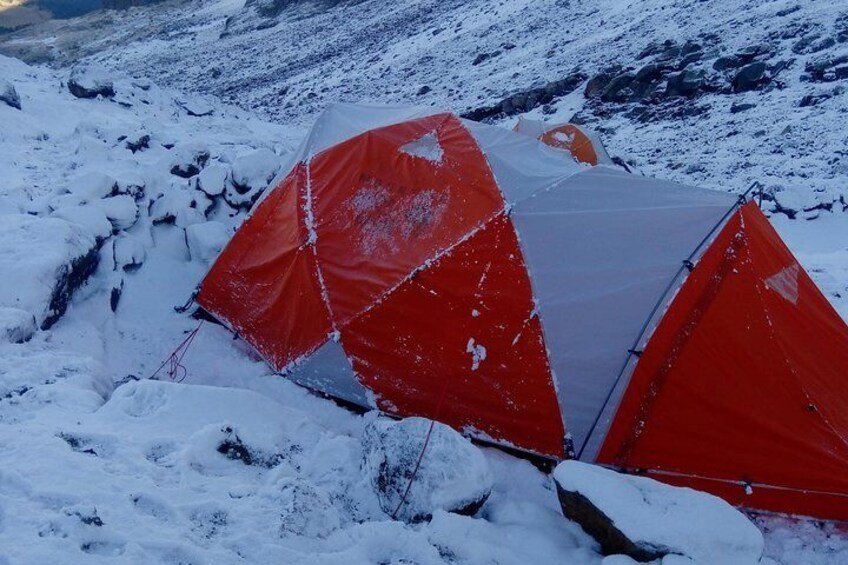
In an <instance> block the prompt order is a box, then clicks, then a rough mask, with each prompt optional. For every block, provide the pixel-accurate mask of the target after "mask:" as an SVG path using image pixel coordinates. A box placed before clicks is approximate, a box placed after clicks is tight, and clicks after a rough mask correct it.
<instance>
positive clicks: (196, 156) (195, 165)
mask: <svg viewBox="0 0 848 565" xmlns="http://www.w3.org/2000/svg"><path fill="white" fill-rule="evenodd" d="M171 154H172V157H171V167H170V171H171V174H172V175H176V176H178V177H182V178H184V179H188V178H191V177H193V176H195V175H197V174H198V173H199V172H200V171H201V169H203V167H205V166H206V163H207V162H208V161H209V149H207V148H206V146H204V145H200V144H197V143H189V144H184V145H179V146H177V147H175V148H174V149H173V150H172V152H171Z"/></svg>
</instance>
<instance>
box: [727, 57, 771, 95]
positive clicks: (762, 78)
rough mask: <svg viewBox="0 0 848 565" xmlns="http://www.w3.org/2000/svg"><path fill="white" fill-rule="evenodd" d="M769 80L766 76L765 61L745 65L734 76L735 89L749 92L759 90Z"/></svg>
mask: <svg viewBox="0 0 848 565" xmlns="http://www.w3.org/2000/svg"><path fill="white" fill-rule="evenodd" d="M767 82H768V77H767V76H766V64H765V63H763V62H761V61H760V62H756V63H751V64H749V65H745V66H744V67H742V68H741V69H739V71H737V73H736V75H735V76H734V77H733V91H734V92H747V91H750V90H757V89H758V88H760V87H761V86H763V85H764V84H765V83H767Z"/></svg>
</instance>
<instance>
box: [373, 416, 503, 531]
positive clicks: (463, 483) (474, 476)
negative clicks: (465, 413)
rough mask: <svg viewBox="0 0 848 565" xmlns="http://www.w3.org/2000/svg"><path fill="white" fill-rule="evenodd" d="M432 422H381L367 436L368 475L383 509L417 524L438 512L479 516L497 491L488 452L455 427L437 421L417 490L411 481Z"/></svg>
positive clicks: (405, 420)
mask: <svg viewBox="0 0 848 565" xmlns="http://www.w3.org/2000/svg"><path fill="white" fill-rule="evenodd" d="M430 424H431V421H430V420H428V419H426V418H406V419H403V420H400V421H394V420H389V419H386V418H380V419H376V420H374V421H373V422H372V423H371V424H369V425H368V426H367V427H366V429H365V432H364V433H363V437H362V443H363V462H362V466H363V470H364V472H365V473H366V475H367V476H368V477H369V478H370V480H371V484H372V486H373V487H374V491H375V492H376V494H377V498H378V500H379V503H380V507H381V508H382V509H383V511H384V512H386V514H388V515H390V516H391V515H392V514H394V513H395V511H396V510H397V509H398V506H399V505H401V501H402V497H403V493H404V492H405V491H406V490H407V488H409V493H408V495H407V498H406V501H405V502H404V503H403V505H402V506H401V507H400V510H399V511H398V512H397V518H399V519H401V520H404V521H409V522H415V521H421V520H427V519H429V518H430V517H431V516H432V514H433V512H435V511H436V510H444V511H447V512H456V513H459V514H467V515H473V514H475V513H476V512H477V511H478V510H479V509H480V508H481V507H482V506H483V504H485V502H486V500H487V499H488V497H489V494H490V493H491V491H492V475H491V472H490V471H489V466H488V463H487V461H486V458H485V457H484V456H483V454H482V452H481V451H480V450H479V449H477V448H476V447H475V446H474V445H472V443H471V442H470V441H469V440H467V439H466V438H464V437H462V435H460V434H459V433H458V432H456V431H454V430H453V429H452V428H450V427H449V426H446V425H444V424H441V423H438V422H436V423H435V424H434V425H433V430H432V433H431V434H430V439H429V442H428V444H427V449H426V451H425V452H424V456H423V458H421V464H420V466H419V468H418V473H417V474H416V476H415V480H414V481H413V483H412V485H411V486H409V481H410V479H411V478H412V473H413V470H414V468H415V465H416V462H417V461H418V458H419V455H420V454H421V448H422V447H423V445H424V442H425V439H426V437H427V433H428V430H429V429H430Z"/></svg>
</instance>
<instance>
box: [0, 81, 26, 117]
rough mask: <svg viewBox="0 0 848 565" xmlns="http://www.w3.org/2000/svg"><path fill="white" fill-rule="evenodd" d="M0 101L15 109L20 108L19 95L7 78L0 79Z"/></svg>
mask: <svg viewBox="0 0 848 565" xmlns="http://www.w3.org/2000/svg"><path fill="white" fill-rule="evenodd" d="M0 102H2V103H4V104H6V105H7V106H11V107H12V108H15V109H16V110H20V109H21V97H20V96H19V95H18V91H17V90H16V89H15V86H14V85H13V84H12V83H11V82H9V81H8V80H0Z"/></svg>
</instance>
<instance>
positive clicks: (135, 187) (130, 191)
mask: <svg viewBox="0 0 848 565" xmlns="http://www.w3.org/2000/svg"><path fill="white" fill-rule="evenodd" d="M145 188H146V186H145V182H144V179H142V178H141V177H140V176H139V175H137V174H135V173H133V172H130V171H125V172H122V173H121V174H120V175H118V176H117V178H116V184H115V189H114V190H113V191H112V196H117V195H119V194H126V195H128V196H132V197H133V199H134V200H135V201H136V202H137V201H139V200H141V199H143V198H144V194H145Z"/></svg>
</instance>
